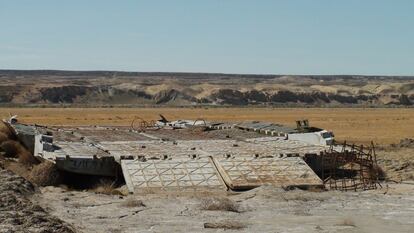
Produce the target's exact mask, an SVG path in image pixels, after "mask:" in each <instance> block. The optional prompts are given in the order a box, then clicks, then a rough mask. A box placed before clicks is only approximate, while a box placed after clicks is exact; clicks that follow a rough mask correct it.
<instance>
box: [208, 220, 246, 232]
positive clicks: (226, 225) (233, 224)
mask: <svg viewBox="0 0 414 233" xmlns="http://www.w3.org/2000/svg"><path fill="white" fill-rule="evenodd" d="M204 228H212V229H225V230H240V229H243V228H246V224H244V223H241V222H239V221H233V220H224V221H220V222H206V223H204Z"/></svg>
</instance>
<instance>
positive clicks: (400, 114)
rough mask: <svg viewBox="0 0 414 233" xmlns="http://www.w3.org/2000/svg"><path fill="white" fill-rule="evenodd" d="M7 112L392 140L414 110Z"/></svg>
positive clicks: (405, 129)
mask: <svg viewBox="0 0 414 233" xmlns="http://www.w3.org/2000/svg"><path fill="white" fill-rule="evenodd" d="M9 112H12V113H13V114H18V115H19V116H20V118H19V120H20V121H21V122H25V123H38V124H44V125H114V126H120V125H124V126H129V125H130V124H131V122H132V120H133V119H134V117H135V116H140V117H141V118H143V119H145V120H154V119H158V114H159V113H162V114H164V115H165V116H166V117H167V118H168V119H170V120H174V119H179V118H187V119H197V118H203V119H205V120H217V121H245V120H260V121H269V122H279V123H282V124H287V125H291V126H294V125H295V120H297V119H299V118H305V119H309V121H310V123H311V125H314V126H318V127H322V128H326V129H329V130H333V131H334V132H335V135H336V137H337V139H338V140H340V141H343V140H347V141H351V142H355V143H365V144H368V143H369V142H370V141H371V140H373V141H374V142H376V143H379V144H391V143H398V142H399V141H400V139H402V138H414V109H410V108H405V109H404V108H398V109H392V108H383V109H382V108H374V109H363V108H87V109H82V108H0V118H2V117H7V116H8V115H9Z"/></svg>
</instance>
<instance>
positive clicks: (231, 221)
mask: <svg viewBox="0 0 414 233" xmlns="http://www.w3.org/2000/svg"><path fill="white" fill-rule="evenodd" d="M10 114H11V115H18V116H19V120H20V121H21V122H25V123H36V124H43V125H115V126H122V125H126V126H127V125H130V124H131V122H132V120H133V119H134V118H135V117H140V118H143V119H145V120H156V119H158V114H163V115H164V116H166V117H167V118H168V119H170V120H175V119H197V118H202V119H205V120H211V121H229V122H238V121H245V120H259V121H270V122H278V123H283V124H287V125H291V126H294V124H295V120H297V119H309V120H310V122H311V124H312V125H314V126H317V127H322V128H326V129H329V130H332V131H334V132H335V134H336V138H337V139H338V140H347V141H352V142H357V143H369V142H370V141H371V140H374V141H375V142H376V143H377V144H380V145H381V146H378V148H377V155H378V156H377V158H378V164H379V166H380V167H382V168H383V170H384V172H385V173H386V178H385V180H384V181H383V182H382V185H381V188H380V189H378V190H368V191H359V192H337V191H328V192H310V191H301V190H293V191H285V190H281V189H278V188H274V187H270V186H263V187H260V188H257V189H254V190H251V191H248V192H243V193H234V192H218V193H208V192H190V193H174V192H172V193H169V192H159V193H158V192H154V193H153V192H149V193H140V194H134V195H129V196H123V195H121V194H122V193H123V192H122V190H125V186H122V187H120V188H119V190H121V191H120V192H113V191H111V194H112V195H105V194H102V193H97V192H98V191H93V190H72V189H68V188H67V186H65V185H60V186H55V187H52V186H48V187H40V189H34V188H33V187H32V186H30V185H31V184H29V183H28V182H27V181H24V180H23V179H21V178H19V177H18V176H16V175H13V177H11V178H10V176H12V173H10V172H6V171H2V173H1V174H0V175H2V176H1V177H0V178H2V179H5V180H7V181H5V182H2V183H3V186H1V187H3V188H4V190H11V191H10V194H8V193H6V192H3V193H4V195H3V196H2V197H0V199H1V201H2V202H5V203H8V205H7V206H6V207H4V208H3V209H4V210H3V211H2V212H0V213H1V214H2V216H3V217H2V218H3V219H4V220H0V228H1V229H4V231H1V230H0V232H14V231H15V230H21V231H22V232H24V231H25V230H27V229H30V231H31V232H43V230H45V231H48V232H54V231H59V232H224V231H226V232H412V229H413V225H414V222H413V213H414V210H413V201H414V200H413V193H414V188H413V187H414V183H413V180H414V163H413V162H412V161H413V156H414V153H413V151H414V149H413V145H414V143H412V141H410V140H408V141H409V143H405V144H402V143H399V142H400V140H401V139H404V138H414V109H410V108H395V109H391V108H383V109H381V108H372V109H371V108H369V109H363V108H329V109H328V108H200V107H197V108H84V109H82V108H0V118H7V117H9V115H10ZM391 143H395V144H397V145H395V146H390V145H389V144H391ZM6 165H7V161H3V160H2V161H0V170H2V169H3V167H6V168H8V169H11V170H14V171H15V172H16V171H19V169H20V168H19V169H17V170H16V168H14V169H12V167H10V166H6ZM30 169H33V168H28V170H29V171H30ZM20 170H22V169H20ZM25 171H26V170H25ZM23 181H24V182H26V183H24V184H26V186H27V187H29V188H28V191H27V193H28V194H25V193H26V191H25V192H23V194H21V193H22V192H21V191H19V190H18V189H17V188H19V187H23V186H22V185H20V183H21V182H23ZM19 182H20V183H19ZM15 183H16V184H17V185H16V184H15ZM7 185H9V186H10V187H14V188H10V187H9V186H7ZM13 185H14V186H13ZM26 186H24V187H26ZM30 187H31V188H30ZM103 187H104V186H103ZM15 189H17V191H16V190H15ZM111 189H112V188H111ZM96 190H98V189H96ZM114 191H117V190H114ZM22 195H23V196H22ZM11 198H12V199H13V198H14V199H16V200H20V199H21V200H23V201H24V203H26V204H25V206H26V207H21V206H20V205H17V204H14V203H15V202H14V201H13V200H14V199H13V200H11ZM16 203H17V202H16ZM18 203H20V202H18ZM16 206H17V207H18V208H17V207H16ZM16 208H17V210H16ZM16 216H18V217H16ZM0 219H1V218H0ZM39 219H41V220H39Z"/></svg>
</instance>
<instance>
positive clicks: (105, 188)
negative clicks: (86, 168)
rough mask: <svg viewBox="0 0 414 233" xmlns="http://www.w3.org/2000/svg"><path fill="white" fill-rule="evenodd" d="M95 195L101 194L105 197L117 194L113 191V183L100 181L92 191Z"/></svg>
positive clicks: (104, 180)
mask: <svg viewBox="0 0 414 233" xmlns="http://www.w3.org/2000/svg"><path fill="white" fill-rule="evenodd" d="M93 191H94V192H95V193H101V194H106V195H113V194H115V193H117V192H116V191H117V190H116V189H115V182H113V181H111V180H106V179H102V180H100V181H99V183H98V184H97V185H96V186H95V188H94V189H93Z"/></svg>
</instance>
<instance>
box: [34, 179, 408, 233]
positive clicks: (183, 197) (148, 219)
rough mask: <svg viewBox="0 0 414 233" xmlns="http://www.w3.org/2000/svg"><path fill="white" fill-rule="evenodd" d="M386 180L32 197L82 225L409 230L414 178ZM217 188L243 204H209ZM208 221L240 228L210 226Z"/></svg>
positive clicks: (50, 190) (111, 228)
mask: <svg viewBox="0 0 414 233" xmlns="http://www.w3.org/2000/svg"><path fill="white" fill-rule="evenodd" d="M384 186H385V187H384V188H382V189H379V190H370V191H364V192H336V191H329V192H321V193H318V192H309V191H301V190H293V191H283V190H280V189H278V188H275V187H270V186H264V187H260V188H257V189H254V190H251V191H248V192H244V193H240V194H225V193H224V194H223V193H218V194H214V195H203V194H200V193H191V192H190V193H185V194H183V193H180V194H179V193H156V194H141V195H133V196H128V197H122V196H108V195H103V194H93V193H90V192H77V191H70V192H66V191H64V190H63V189H61V188H56V187H45V188H42V189H41V192H42V195H38V196H37V197H35V200H36V202H38V203H39V204H40V205H41V206H43V207H44V208H46V209H47V210H49V211H50V213H52V214H53V215H55V216H57V217H59V218H61V219H65V220H66V221H68V222H69V223H71V224H72V225H74V226H75V227H76V228H77V229H78V230H80V231H83V232H223V231H225V232H412V230H413V229H414V183H413V184H411V185H409V184H395V185H393V184H389V187H387V185H385V184H384ZM212 196H214V197H216V198H217V199H219V200H220V199H222V200H226V198H228V199H230V202H231V203H232V204H233V205H235V206H237V207H236V210H237V211H239V212H233V211H226V210H204V209H203V208H204V206H205V205H204V204H203V203H206V200H208V199H209V198H210V199H211V198H212ZM132 200H141V201H142V203H143V205H141V203H140V202H138V203H139V204H131V203H134V202H133V201H132ZM232 210H234V209H232ZM205 223H210V224H212V225H213V226H214V224H215V225H217V223H219V224H220V223H224V225H223V226H222V227H225V226H228V227H231V226H233V227H240V228H241V229H227V230H225V229H223V228H219V229H207V228H205Z"/></svg>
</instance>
